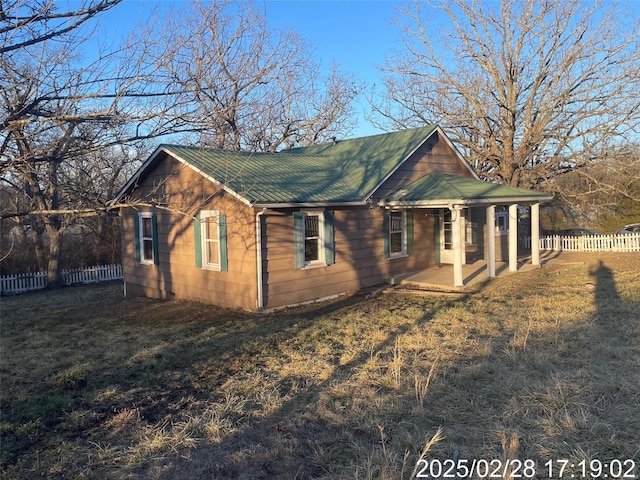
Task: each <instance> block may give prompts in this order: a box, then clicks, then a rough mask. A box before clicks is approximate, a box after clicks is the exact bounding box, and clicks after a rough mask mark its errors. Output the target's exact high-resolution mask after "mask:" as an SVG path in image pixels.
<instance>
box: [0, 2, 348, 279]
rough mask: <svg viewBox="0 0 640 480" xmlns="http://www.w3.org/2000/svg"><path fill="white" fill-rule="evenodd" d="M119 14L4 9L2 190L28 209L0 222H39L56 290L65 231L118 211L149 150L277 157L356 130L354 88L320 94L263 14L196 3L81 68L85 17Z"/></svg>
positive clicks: (33, 6)
mask: <svg viewBox="0 0 640 480" xmlns="http://www.w3.org/2000/svg"><path fill="white" fill-rule="evenodd" d="M117 3H118V1H116V0H113V1H106V0H104V1H98V0H96V1H92V0H86V1H85V2H81V4H80V7H79V9H78V11H77V12H66V13H63V14H58V13H56V10H55V9H54V4H53V3H48V2H43V3H28V4H27V3H14V4H11V5H10V8H9V7H7V4H3V10H2V12H1V13H2V15H3V16H2V17H1V18H0V23H2V25H4V26H5V30H4V32H3V35H4V36H3V37H2V39H3V43H2V45H3V46H4V48H5V53H3V55H2V56H1V57H0V112H1V113H0V182H2V183H3V186H4V187H5V188H6V191H11V192H17V194H18V195H20V196H21V199H20V201H16V202H11V203H10V204H3V205H2V206H1V208H0V209H1V210H2V211H1V212H0V218H3V219H5V218H23V219H25V221H28V222H31V224H32V225H33V228H32V231H34V232H36V233H37V235H38V239H39V240H40V241H39V242H38V245H39V247H38V249H39V253H38V255H39V256H41V257H44V256H45V252H44V248H45V243H46V248H47V249H48V250H47V252H46V258H47V271H48V282H49V284H50V285H55V284H56V283H57V282H58V281H59V278H60V258H61V249H62V243H63V233H64V231H65V229H67V228H68V226H69V225H70V224H72V223H73V222H75V221H77V219H78V218H81V217H88V216H95V215H97V214H101V213H104V212H107V211H109V210H112V209H114V208H117V207H118V206H119V205H118V206H114V205H110V204H107V200H109V192H115V190H117V189H115V188H114V186H115V185H116V183H117V181H118V179H120V180H121V179H122V178H121V177H122V172H124V171H125V170H126V169H127V168H129V166H130V165H131V162H133V161H135V160H136V159H139V156H140V154H141V152H143V151H144V144H143V143H142V144H141V142H144V141H145V140H148V139H151V138H157V137H161V136H165V135H173V136H174V137H175V136H176V135H180V134H183V135H190V136H189V138H190V139H191V140H192V141H196V142H199V143H202V144H209V145H215V146H218V147H223V148H231V149H245V150H252V151H253V150H271V151H275V150H276V149H278V148H280V147H281V146H293V145H297V144H309V143H314V142H317V141H319V140H322V139H325V138H327V137H330V136H334V135H337V134H339V133H343V132H345V131H346V130H347V129H348V128H349V126H350V117H349V115H348V114H349V113H350V105H351V100H352V99H353V97H354V96H355V94H356V92H355V90H354V86H353V82H352V81H351V80H350V79H349V78H347V77H344V76H342V75H341V74H339V73H338V71H337V69H335V68H334V70H333V72H332V73H331V75H330V76H329V78H328V79H326V82H325V83H322V82H321V81H320V75H319V68H318V65H317V64H315V63H313V59H312V56H311V53H310V50H309V49H308V47H307V46H306V45H305V44H304V43H303V42H302V41H301V40H300V39H299V38H298V37H297V36H296V35H294V34H293V33H290V32H282V33H278V34H276V35H275V36H273V35H272V34H270V33H269V32H268V31H267V29H266V24H265V22H264V19H263V18H262V17H260V15H258V14H257V13H256V12H255V10H254V9H253V7H252V6H251V4H240V3H235V2H231V1H226V2H224V3H222V2H213V3H212V4H211V5H210V6H207V7H204V6H202V5H200V4H195V5H194V7H193V10H190V16H189V15H188V16H184V15H183V14H182V13H180V12H176V14H175V17H174V16H173V15H172V16H170V17H169V18H170V19H171V20H170V21H169V22H168V25H165V26H163V28H158V29H156V30H153V29H150V30H148V31H146V32H143V34H142V35H141V36H140V35H138V36H136V37H135V38H133V37H132V39H131V40H130V41H129V42H128V43H126V44H125V45H123V46H118V47H117V48H109V49H104V48H103V49H101V50H100V51H99V52H97V53H96V55H95V58H86V57H83V56H82V54H81V52H82V50H83V47H86V46H87V45H88V42H89V41H90V39H91V34H92V32H91V31H90V30H89V29H88V28H86V27H88V26H89V24H90V23H91V22H87V20H88V19H90V18H92V17H93V15H95V14H96V13H98V12H99V11H103V10H105V9H107V8H109V7H110V6H113V5H116V4H117ZM9 14H11V18H12V20H11V21H9V20H7V18H9ZM174 18H175V20H174ZM159 32H165V33H164V34H163V33H159ZM116 149H118V153H117V155H114V152H115V151H116ZM117 159H120V160H119V161H118V160H117ZM118 186H119V185H118ZM161 191H162V189H161V188H159V189H158V192H159V193H158V195H159V196H161ZM156 200H157V202H156ZM153 201H154V204H157V205H158V206H160V207H161V208H168V209H171V208H172V207H171V205H166V199H162V198H158V199H154V200H153ZM97 228H100V225H98V226H97ZM45 238H46V242H45V241H44V239H45Z"/></svg>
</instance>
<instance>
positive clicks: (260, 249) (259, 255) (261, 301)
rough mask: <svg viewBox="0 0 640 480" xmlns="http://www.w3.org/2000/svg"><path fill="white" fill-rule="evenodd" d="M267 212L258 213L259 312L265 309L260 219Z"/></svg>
mask: <svg viewBox="0 0 640 480" xmlns="http://www.w3.org/2000/svg"><path fill="white" fill-rule="evenodd" d="M266 212H267V209H266V208H263V209H262V210H261V211H259V212H258V213H256V262H257V265H256V267H257V269H256V272H257V274H258V301H257V302H256V304H257V309H258V310H260V309H261V308H262V307H264V299H263V298H262V222H261V221H260V217H261V216H262V215H264V214H265V213H266Z"/></svg>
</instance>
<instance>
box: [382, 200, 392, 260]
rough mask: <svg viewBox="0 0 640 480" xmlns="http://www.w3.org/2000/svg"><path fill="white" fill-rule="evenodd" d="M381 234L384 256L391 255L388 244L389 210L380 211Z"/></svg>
mask: <svg viewBox="0 0 640 480" xmlns="http://www.w3.org/2000/svg"><path fill="white" fill-rule="evenodd" d="M382 234H383V235H384V258H389V257H390V256H391V248H390V246H389V210H383V211H382Z"/></svg>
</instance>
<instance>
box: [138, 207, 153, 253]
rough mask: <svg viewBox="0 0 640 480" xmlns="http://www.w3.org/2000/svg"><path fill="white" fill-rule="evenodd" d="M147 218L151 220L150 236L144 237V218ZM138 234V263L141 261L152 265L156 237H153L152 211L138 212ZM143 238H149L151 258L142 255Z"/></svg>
mask: <svg viewBox="0 0 640 480" xmlns="http://www.w3.org/2000/svg"><path fill="white" fill-rule="evenodd" d="M146 218H148V219H149V220H150V221H151V236H150V237H145V236H144V219H146ZM138 219H139V221H138V229H139V230H138V236H139V238H140V263H143V264H145V265H154V264H155V258H153V255H154V252H155V242H156V241H157V239H155V240H154V238H153V213H151V212H138ZM145 240H151V258H145V257H144V241H145Z"/></svg>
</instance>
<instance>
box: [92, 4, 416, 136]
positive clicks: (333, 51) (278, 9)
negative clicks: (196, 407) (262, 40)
mask: <svg viewBox="0 0 640 480" xmlns="http://www.w3.org/2000/svg"><path fill="white" fill-rule="evenodd" d="M185 2H186V0H185ZM180 4H181V2H180V1H171V2H169V1H166V0H165V1H154V0H124V2H122V3H121V4H120V5H118V6H116V7H115V8H113V9H112V10H111V11H109V12H107V13H106V14H105V15H104V16H103V17H102V18H101V22H102V25H101V29H100V30H101V34H102V35H101V36H110V35H113V34H115V33H116V32H117V33H119V34H126V33H128V31H129V30H130V29H132V28H135V25H136V24H137V23H141V22H142V23H143V22H144V19H145V18H147V17H148V15H149V14H150V13H151V12H152V11H153V10H154V9H155V8H156V7H158V6H159V7H160V8H161V9H162V8H168V7H169V6H174V7H175V6H180ZM404 5H406V1H397V0H350V1H342V0H256V2H255V6H256V7H257V8H258V9H259V10H261V11H262V12H263V14H264V15H265V16H266V19H267V23H268V25H269V26H270V27H273V28H276V29H279V28H291V29H292V30H294V31H295V32H297V33H299V34H300V35H301V36H302V37H303V38H304V39H305V40H306V41H307V42H310V43H311V44H313V45H314V46H315V54H316V57H317V58H318V60H319V61H320V62H321V65H322V67H323V68H324V69H326V70H328V69H329V68H330V66H331V64H332V62H334V61H335V62H337V64H338V65H339V67H340V69H341V70H342V71H345V72H350V73H352V74H354V75H355V77H356V78H357V80H358V81H362V82H367V83H368V84H371V83H374V82H375V81H376V80H377V79H378V78H379V71H378V68H377V67H379V66H381V65H382V64H383V63H384V61H385V58H387V57H388V56H389V55H390V54H391V53H392V52H393V50H394V48H397V47H398V45H399V44H398V38H399V34H400V32H399V29H398V27H397V26H396V25H394V24H393V23H392V17H394V16H395V15H396V10H397V8H399V7H402V6H404ZM366 107H367V105H366V102H365V100H364V98H360V99H359V100H358V102H357V103H356V110H357V112H358V113H359V115H358V127H357V128H356V129H355V131H354V132H353V134H352V136H364V135H371V134H375V133H379V132H380V131H379V130H377V129H375V128H374V127H372V126H371V125H369V124H368V122H367V121H366V120H365V119H364V118H363V111H364V109H366Z"/></svg>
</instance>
